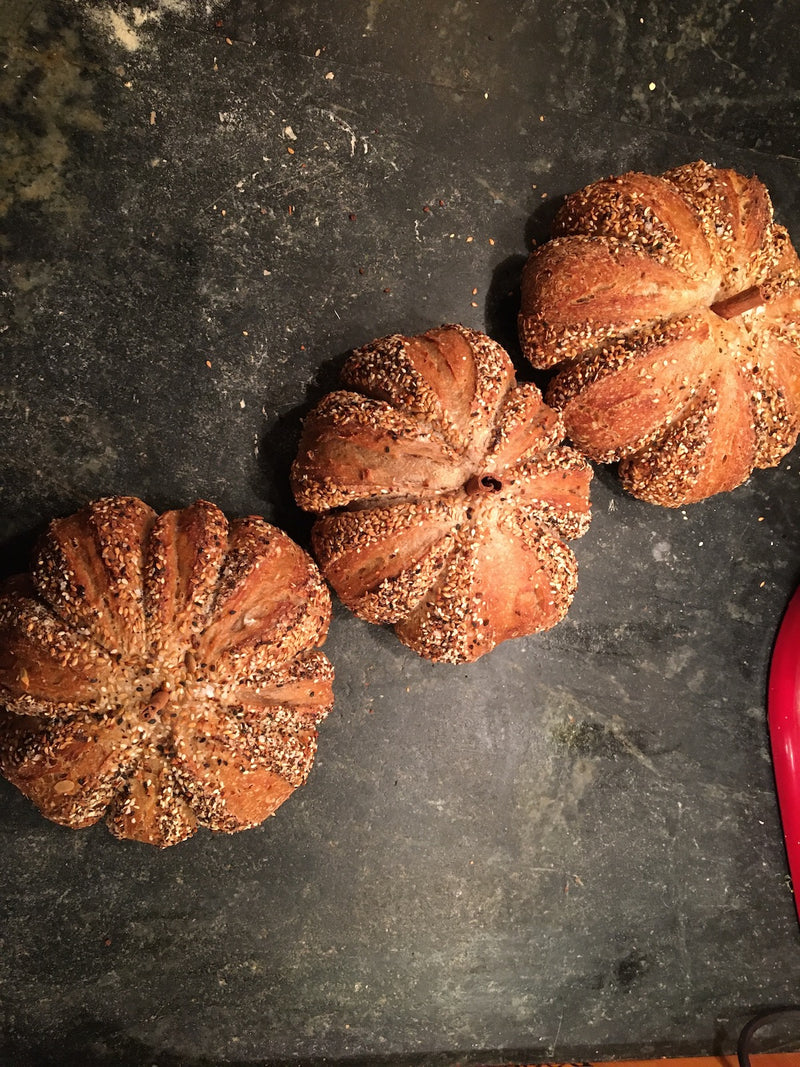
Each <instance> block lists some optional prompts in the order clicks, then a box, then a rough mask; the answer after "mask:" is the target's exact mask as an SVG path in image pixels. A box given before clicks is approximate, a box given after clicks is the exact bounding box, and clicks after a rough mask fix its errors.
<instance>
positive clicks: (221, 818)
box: [0, 497, 333, 846]
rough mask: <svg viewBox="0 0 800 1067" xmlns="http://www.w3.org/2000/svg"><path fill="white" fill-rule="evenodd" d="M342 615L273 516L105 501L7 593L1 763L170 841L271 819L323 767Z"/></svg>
mask: <svg viewBox="0 0 800 1067" xmlns="http://www.w3.org/2000/svg"><path fill="white" fill-rule="evenodd" d="M329 617H330V598H329V594H328V592H327V589H326V587H325V585H324V583H323V582H322V580H321V578H320V576H319V573H318V571H317V568H316V567H315V566H314V563H313V561H312V560H311V559H310V558H309V557H308V556H307V555H306V553H304V552H303V551H302V550H301V549H300V548H298V546H297V545H295V544H294V543H293V542H292V541H291V540H290V539H289V538H288V537H287V536H286V535H285V534H284V533H282V532H281V531H280V530H277V529H276V528H275V527H273V526H270V525H269V524H268V523H266V522H265V521H264V520H263V519H260V518H245V519H236V520H233V521H232V522H228V521H227V520H226V518H225V516H224V515H223V514H222V512H221V511H220V510H219V508H217V507H215V506H214V505H213V504H209V503H206V502H204V501H198V502H197V503H195V504H194V505H192V506H191V507H188V508H184V509H183V510H181V511H168V512H166V513H165V514H162V515H156V514H155V512H154V511H152V509H151V508H149V507H148V506H147V505H146V504H144V503H142V501H140V500H137V499H135V498H133V497H111V498H107V499H103V500H99V501H96V502H94V503H92V504H90V505H89V506H88V507H86V508H84V509H83V510H82V511H80V512H78V513H77V514H76V515H72V516H70V517H69V518H65V519H58V520H56V521H54V522H53V523H51V525H50V527H49V530H48V531H47V533H46V535H45V536H44V538H43V539H42V541H41V543H40V545H39V546H38V549H37V550H36V552H35V555H34V559H33V563H32V567H31V572H30V574H29V575H25V576H22V577H20V578H18V579H14V580H12V582H11V583H9V585H8V586H7V587H6V588H5V589H4V591H3V593H2V595H0V703H2V704H3V705H4V707H3V710H2V711H1V712H0V769H1V770H2V772H3V774H4V775H5V776H6V777H7V778H8V779H9V781H11V782H13V783H14V785H16V786H17V787H18V788H19V789H20V790H21V791H22V792H23V793H24V794H25V795H26V796H28V797H30V798H31V800H33V802H34V803H35V804H36V805H37V807H38V808H39V809H40V810H41V812H42V813H43V814H44V815H46V816H47V817H48V818H49V819H52V820H54V821H55V822H58V823H61V824H63V825H65V826H70V827H76V828H77V827H83V826H88V825H90V824H92V823H94V822H96V821H97V820H98V819H101V818H103V817H105V818H106V820H107V822H108V825H109V827H110V829H111V831H112V832H113V833H114V834H116V835H117V836H118V837H122V838H133V839H135V840H138V841H144V842H149V843H151V844H155V845H160V846H166V845H172V844H174V843H176V842H178V841H181V840H183V839H184V838H186V837H188V836H189V835H190V834H192V833H194V831H195V830H196V828H197V827H198V826H206V827H208V828H210V829H212V830H221V831H225V832H233V831H236V830H242V829H244V828H246V827H251V826H254V825H256V824H257V823H260V822H261V821H262V820H263V819H265V818H266V817H267V816H268V815H270V814H271V813H272V812H273V811H275V809H276V808H277V807H278V806H279V805H280V804H282V803H283V801H284V800H286V798H287V797H288V796H289V795H290V794H291V793H292V791H293V790H294V789H295V788H296V787H297V786H299V785H301V784H302V783H303V782H304V781H305V780H306V778H307V776H308V773H309V771H310V769H311V765H312V762H313V759H314V755H315V751H316V738H317V730H316V727H317V725H318V723H319V722H320V721H321V720H322V719H323V718H324V716H325V715H326V714H327V713H328V711H329V709H330V707H331V704H332V692H331V683H332V678H333V671H332V669H331V666H330V664H329V663H328V661H327V659H326V658H325V656H324V655H323V654H322V652H320V651H319V650H318V649H317V648H316V647H315V646H317V645H318V644H320V643H321V642H322V641H324V638H325V633H326V630H327V626H328V621H329Z"/></svg>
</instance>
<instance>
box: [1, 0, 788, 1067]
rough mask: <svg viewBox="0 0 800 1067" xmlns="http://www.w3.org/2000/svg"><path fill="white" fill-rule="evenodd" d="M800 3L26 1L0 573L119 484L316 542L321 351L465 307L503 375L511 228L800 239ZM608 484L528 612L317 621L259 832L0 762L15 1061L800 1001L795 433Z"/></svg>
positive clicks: (567, 1047) (318, 1051)
mask: <svg viewBox="0 0 800 1067" xmlns="http://www.w3.org/2000/svg"><path fill="white" fill-rule="evenodd" d="M798 16H800V7H798V4H797V3H796V2H793V0H775V2H774V3H771V4H756V3H755V2H752V0H751V2H746V3H735V4H734V3H728V2H722V3H719V2H715V3H713V4H712V3H710V2H708V0H699V2H693V3H688V2H686V0H676V2H674V3H671V4H669V5H666V4H663V5H657V4H655V3H653V2H634V3H622V2H620V0H608V2H605V3H602V4H595V5H591V4H585V3H581V2H579V0H557V2H555V3H543V2H541V0H527V2H525V0H522V2H516V3H513V2H510V0H494V2H489V0H428V2H426V3H424V4H413V3H403V2H401V0H337V2H336V3H317V4H312V3H301V2H289V3H277V2H267V0H261V2H258V0H238V2H229V3H225V2H222V3H213V2H211V3H209V4H208V5H206V4H205V3H199V2H193V0H142V2H141V4H140V5H139V6H133V5H129V4H124V3H122V2H121V0H120V2H116V0H115V2H112V0H103V2H90V0H39V2H33V0H5V3H4V4H3V6H2V8H1V9H0V30H1V31H2V38H3V60H2V64H0V67H2V69H0V115H1V116H2V120H3V123H4V127H5V132H4V134H3V154H2V157H0V213H2V236H0V241H2V250H3V253H4V256H3V258H4V266H3V270H4V284H3V286H2V293H0V300H2V311H3V315H4V319H3V322H2V323H1V324H0V326H1V327H2V331H3V332H2V333H0V344H2V348H3V359H2V365H1V366H0V375H1V376H2V377H1V379H0V426H1V427H2V431H1V432H2V442H3V465H2V511H1V512H0V539H1V540H2V543H3V545H4V546H5V554H4V561H3V570H4V571H6V572H10V571H13V570H14V569H17V568H20V567H22V566H23V565H24V563H25V560H26V555H27V552H28V550H29V548H30V545H31V542H32V538H33V536H34V534H35V532H36V531H37V530H38V529H39V528H41V526H42V525H43V524H44V523H45V522H46V521H47V520H48V519H49V518H51V517H52V516H53V515H56V514H65V513H68V512H69V511H71V510H74V509H75V508H77V507H79V506H80V505H82V504H83V503H85V502H86V501H87V500H88V499H91V498H92V497H95V496H99V495H102V494H106V493H116V492H124V493H135V494H138V495H140V496H142V497H143V498H144V499H146V500H148V501H149V502H150V503H151V504H152V505H153V506H155V507H158V508H163V507H169V506H180V505H184V504H186V503H189V502H191V501H192V500H193V499H194V498H195V497H197V496H203V497H206V498H207V499H211V500H214V501H215V502H217V503H219V504H220V505H221V506H222V507H224V508H225V509H226V510H227V511H228V512H229V513H230V514H243V513H250V512H257V513H261V514H263V515H265V516H266V517H267V518H268V519H270V520H271V521H274V522H277V523H279V524H281V525H283V526H284V527H285V528H286V529H287V530H288V531H289V532H290V533H291V534H292V535H293V536H295V537H297V538H298V539H300V540H301V541H302V542H303V543H306V544H307V534H308V523H307V521H306V519H305V518H304V517H303V516H301V515H300V514H298V512H297V511H296V509H295V508H294V506H293V504H292V501H291V497H290V494H289V492H288V488H287V471H288V465H289V463H290V461H291V458H292V456H293V452H294V448H295V445H296V441H297V436H298V432H299V426H300V419H301V417H302V414H303V412H304V411H305V410H307V408H308V405H309V404H310V403H311V402H312V401H314V400H315V399H316V398H318V397H319V396H320V395H322V393H323V392H324V391H325V390H327V389H328V388H329V387H330V386H331V385H332V384H333V382H334V381H335V373H336V367H337V365H338V363H339V361H340V358H341V356H342V354H343V353H344V352H345V351H346V350H347V349H348V348H350V347H352V346H353V345H356V344H361V343H365V342H366V341H369V340H371V339H372V338H374V337H377V336H380V335H382V334H385V333H389V332H393V331H395V330H402V331H404V332H413V331H416V330H421V329H425V328H428V327H430V326H433V325H437V324H439V323H441V322H447V321H461V322H464V323H466V324H468V325H470V326H474V327H477V328H480V329H486V330H487V331H488V332H489V333H491V334H492V336H494V337H496V338H497V339H498V340H500V341H501V342H503V343H505V344H506V345H507V346H508V347H509V349H510V350H511V351H512V354H513V355H514V356H515V358H516V357H517V356H518V352H517V350H516V342H515V339H514V314H515V288H516V286H517V285H518V280H519V271H520V267H521V264H522V262H523V259H524V256H525V254H526V252H527V250H528V248H529V247H530V240H531V239H532V238H534V237H535V238H538V239H542V238H543V237H545V236H546V234H547V227H548V224H549V220H550V218H551V217H552V211H553V210H554V206H555V204H556V203H557V201H558V198H559V197H560V196H562V195H563V194H564V193H565V192H568V191H570V190H572V189H575V188H578V187H579V186H581V185H583V184H585V183H586V182H588V181H591V180H593V179H595V178H597V177H600V176H602V175H604V174H608V173H614V172H619V171H622V170H625V169H629V168H641V169H646V170H651V171H656V172H657V171H659V170H662V169H664V168H666V167H668V166H671V165H677V164H679V163H682V162H688V161H689V160H692V159H696V158H701V157H702V158H705V159H707V160H709V161H710V162H714V163H718V164H720V165H724V166H734V167H737V168H739V169H741V170H744V171H746V172H748V173H752V172H756V173H758V174H759V175H760V176H761V177H762V179H763V180H764V181H765V182H766V183H767V185H768V186H769V188H770V190H771V192H772V195H773V199H774V202H775V206H776V212H777V215H778V217H779V219H780V220H781V221H782V222H783V223H784V224H785V225H787V226H788V227H789V229H790V231H791V232H792V233H793V236H794V237H795V239H796V240H797V239H800V194H799V193H798V189H800V182H799V181H798V178H799V177H800V158H798V154H797V138H798V133H799V132H800V125H798V119H797V114H798V112H797V106H798V95H799V92H798V91H799V90H800V84H799V81H798V67H797V63H796V61H795V56H794V50H793V48H792V47H791V42H792V38H793V36H794V35H795V34H796V28H797V22H798ZM651 83H652V84H653V85H654V86H655V87H654V88H652V89H651V88H650V85H651ZM290 149H291V151H290ZM545 194H546V195H545ZM440 201H441V204H440ZM426 207H427V208H429V209H430V210H427V211H426V210H425V209H426ZM474 289H477V293H476V294H473V290H474ZM473 304H474V305H476V306H473ZM522 373H523V374H525V373H526V372H525V371H524V370H522ZM592 496H593V506H594V521H593V524H592V527H591V529H590V532H589V533H588V534H587V535H586V536H585V537H584V538H583V540H582V541H579V542H577V543H576V546H575V547H576V554H577V556H578V560H579V564H580V574H581V577H580V586H579V591H578V595H577V598H576V600H575V603H574V605H573V608H572V610H571V611H570V614H569V616H568V618H567V619H566V621H565V622H563V623H562V624H561V625H560V626H558V627H557V628H556V629H555V630H553V631H552V632H551V633H549V634H546V635H543V636H539V637H533V638H530V639H524V640H520V641H516V642H512V643H508V644H506V645H504V646H502V647H500V648H499V649H497V650H496V651H495V652H494V653H492V654H491V655H490V656H488V657H486V658H485V659H483V660H482V661H480V662H478V663H477V664H474V665H472V666H468V667H446V666H433V665H431V664H429V663H426V662H424V661H422V660H420V659H419V658H417V657H416V656H415V655H414V654H412V653H411V652H409V651H408V650H406V649H405V648H404V647H403V646H401V645H400V644H399V643H398V642H397V641H396V639H395V638H394V637H393V636H392V635H391V633H388V632H384V631H382V630H380V629H379V628H377V627H372V626H369V625H367V624H366V623H361V622H359V621H358V620H356V619H354V618H353V617H352V616H350V615H349V614H348V613H347V612H346V611H345V610H344V609H343V608H342V607H341V606H337V608H336V611H335V617H334V621H333V625H332V627H331V634H330V638H329V641H328V644H327V646H326V649H327V651H328V654H329V656H330V657H331V659H332V660H333V661H334V663H335V666H336V671H337V682H336V697H337V703H336V709H335V711H334V713H333V714H332V715H331V717H330V718H329V720H328V721H327V723H326V724H325V725H324V727H323V729H322V736H321V744H320V755H319V758H318V762H317V765H316V767H315V769H314V771H313V772H312V776H311V779H310V781H309V783H308V785H307V786H306V787H305V788H304V789H302V790H301V791H299V792H298V793H297V794H296V795H295V796H294V797H293V798H292V799H291V800H290V801H289V802H288V803H287V804H286V805H285V806H284V807H283V808H282V809H281V810H280V812H279V813H278V815H277V817H276V818H274V819H271V820H269V822H268V823H267V824H265V825H264V826H263V827H261V828H259V829H257V830H253V831H249V832H246V833H243V834H239V835H237V836H234V837H231V838H228V837H224V836H212V835H210V834H207V833H200V834H198V835H197V836H196V837H195V838H194V839H192V840H191V841H189V842H187V843H185V844H183V845H180V846H177V847H175V848H173V849H170V850H167V851H166V852H163V853H161V852H156V851H154V850H150V849H147V848H145V847H143V846H137V845H135V844H124V843H119V842H117V841H115V840H114V839H113V838H112V837H111V836H110V835H109V834H108V833H107V831H106V830H105V829H104V828H103V827H102V826H101V827H96V828H94V829H92V830H90V831H86V832H71V831H67V830H63V829H61V828H59V827H57V826H55V825H52V824H50V823H48V822H46V821H45V820H43V819H42V818H41V817H40V816H38V814H37V813H36V812H35V811H34V810H33V808H32V807H31V805H30V804H29V803H28V802H27V801H26V800H25V799H24V798H22V797H21V796H20V795H18V794H17V793H16V792H15V791H14V790H13V789H12V788H10V787H9V786H8V785H7V784H6V783H0V797H1V798H2V808H1V809H0V832H2V845H3V847H2V855H3V862H2V865H0V867H1V869H0V893H1V894H2V900H3V901H4V906H3V922H2V951H1V952H0V998H2V1021H3V1025H4V1036H3V1047H2V1054H3V1057H4V1059H3V1062H7V1063H13V1064H15V1065H19V1067H27V1065H31V1067H33V1065H35V1067H40V1065H44V1064H73V1063H74V1064H85V1065H89V1067H92V1065H100V1064H103V1065H105V1064H114V1065H123V1067H125V1065H140V1064H141V1065H149V1064H158V1065H177V1064H181V1065H187V1067H192V1065H200V1064H221V1063H232V1064H237V1065H240V1067H243V1065H245V1064H247V1065H250V1064H265V1063H270V1064H272V1063H281V1062H299V1063H305V1064H309V1063H315V1062H318V1061H319V1062H323V1061H324V1062H349V1063H354V1062H355V1063H363V1064H378V1063H384V1062H385V1063H387V1064H398V1065H403V1064H437V1063H454V1062H459V1063H463V1064H467V1063H478V1062H483V1063H500V1062H504V1061H508V1060H510V1059H512V1058H515V1057H518V1058H522V1057H526V1058H527V1059H528V1060H533V1059H540V1060H541V1059H550V1060H554V1059H562V1060H565V1059H578V1058H589V1057H604V1058H609V1057H612V1056H645V1055H666V1054H701V1053H710V1052H713V1051H720V1050H727V1051H730V1050H731V1048H732V1047H733V1045H734V1044H735V1038H736V1035H737V1033H738V1031H739V1029H740V1028H741V1026H742V1024H743V1022H744V1021H745V1020H746V1019H747V1018H748V1017H749V1016H750V1015H751V1014H752V1013H753V1012H754V1011H755V1010H757V1009H758V1008H761V1007H766V1006H776V1005H780V1004H784V1003H788V1002H791V1001H794V1000H796V999H797V998H798V984H799V980H800V953H798V948H799V947H800V944H799V940H800V939H799V938H798V925H797V920H796V917H795V913H794V906H793V899H792V896H791V891H790V887H789V885H788V882H787V868H786V861H785V855H784V850H783V843H782V838H781V831H780V823H779V815H778V811H777V806H776V801H775V795H774V787H773V779H772V768H771V762H770V755H769V746H768V736H767V731H766V723H765V687H766V679H767V669H768V662H769V654H770V649H771V645H772V641H773V637H774V633H775V629H776V626H777V624H778V621H779V618H780V616H781V613H782V611H783V609H784V607H785V604H786V602H787V600H788V598H789V595H790V594H791V592H792V590H793V589H794V587H795V585H796V584H797V583H798V581H800V552H798V538H797V534H798V528H799V527H800V456H798V453H797V451H795V453H793V454H792V455H791V456H789V457H787V459H786V460H785V461H784V462H783V463H782V464H781V466H780V468H779V469H777V470H771V471H762V472H759V473H757V474H756V475H754V476H753V477H752V478H751V480H750V481H749V482H748V483H747V484H746V485H745V486H743V487H741V488H740V489H738V490H736V491H735V492H733V493H731V494H728V495H727V496H723V497H719V498H715V499H712V500H709V501H707V502H705V503H702V504H699V505H695V506H693V507H691V508H687V509H685V510H679V511H667V510H661V509H657V508H654V507H652V506H648V505H646V504H642V503H639V502H636V501H634V500H631V499H628V498H626V497H624V496H623V495H622V494H621V493H620V491H619V489H618V487H617V484H616V480H615V476H614V473H613V471H612V470H600V471H598V473H597V476H596V478H595V480H594V483H593V492H592ZM795 1041H796V1043H795V1044H794V1045H792V1044H791V1038H787V1040H786V1043H785V1045H784V1046H783V1047H800V1044H798V1043H797V1038H795Z"/></svg>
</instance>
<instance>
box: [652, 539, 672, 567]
mask: <svg viewBox="0 0 800 1067" xmlns="http://www.w3.org/2000/svg"><path fill="white" fill-rule="evenodd" d="M671 553H672V545H671V544H670V543H669V541H658V542H656V544H654V545H653V559H654V560H655V561H656V563H665V562H666V561H667V560H668V559H669V557H670V555H671Z"/></svg>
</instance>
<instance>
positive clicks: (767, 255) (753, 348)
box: [519, 161, 800, 507]
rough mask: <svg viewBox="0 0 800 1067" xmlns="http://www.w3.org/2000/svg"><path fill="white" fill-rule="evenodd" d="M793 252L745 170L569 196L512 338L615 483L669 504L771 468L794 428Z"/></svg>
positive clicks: (797, 391) (692, 173)
mask: <svg viewBox="0 0 800 1067" xmlns="http://www.w3.org/2000/svg"><path fill="white" fill-rule="evenodd" d="M799 323H800V263H799V262H798V258H797V255H796V253H795V251H794V249H793V247H792V245H791V241H790V240H789V236H788V234H787V232H786V230H785V229H784V228H783V227H782V226H779V225H778V224H777V223H775V222H774V220H773V212H772V204H771V201H770V198H769V194H768V193H767V190H766V189H765V187H764V185H763V184H762V183H761V182H760V181H759V180H758V179H757V178H755V177H752V178H747V177H744V176H742V175H740V174H737V173H736V172H735V171H731V170H723V169H720V168H716V167H712V166H710V165H709V164H707V163H704V162H702V161H700V162H697V163H690V164H687V165H686V166H683V167H678V168H676V169H674V170H671V171H667V172H666V173H664V174H662V175H660V176H658V177H656V176H653V175H649V174H641V173H629V174H623V175H621V176H620V177H615V178H608V179H603V180H601V181H598V182H595V183H593V184H592V185H589V186H587V187H586V188H585V189H582V190H580V191H579V192H577V193H574V194H572V195H571V196H568V197H567V199H566V201H565V203H564V204H563V206H562V207H561V209H560V211H559V213H558V215H557V216H556V220H555V224H554V228H553V239H552V240H551V241H549V242H548V243H547V244H545V245H543V246H542V247H541V248H540V249H538V250H537V251H536V252H534V253H533V254H532V255H531V256H530V258H529V260H528V263H527V264H526V267H525V271H524V275H523V282H522V300H521V310H520V316H519V330H520V339H521V342H522V347H523V351H524V352H525V354H526V355H527V357H528V358H529V359H530V360H531V362H532V363H533V364H534V365H535V366H537V367H540V368H555V370H556V374H555V377H554V379H553V380H552V383H551V385H550V388H549V390H548V392H547V401H548V403H551V404H552V405H553V406H554V407H556V408H558V409H559V410H560V411H561V412H562V414H563V416H564V421H565V426H566V432H567V436H568V437H569V438H570V439H571V440H572V442H573V443H574V444H575V445H576V446H577V447H578V448H580V449H581V451H583V452H584V453H585V454H586V455H588V456H589V457H590V458H591V459H594V460H596V461H598V462H610V461H614V460H621V461H622V462H621V464H620V473H621V476H622V479H623V483H624V485H625V486H626V488H627V489H628V490H629V491H630V492H632V493H633V494H634V495H636V496H639V497H642V498H643V499H646V500H650V501H652V502H653V503H657V504H663V505H667V506H671V507H678V506H681V505H683V504H686V503H691V502H693V501H697V500H702V499H703V498H705V497H708V496H711V495H712V494H714V493H718V492H722V491H724V490H728V489H733V488H734V487H735V486H737V485H739V484H741V482H743V481H744V480H745V479H746V478H747V477H748V476H749V475H750V473H751V472H752V470H753V468H754V467H765V466H773V465H774V464H776V463H777V462H779V461H780V459H781V458H782V457H783V456H784V455H785V454H786V453H787V452H788V451H789V450H790V449H791V448H792V447H793V445H794V443H795V441H796V439H797V433H798V429H800V348H799V347H798V339H799V335H800V326H799Z"/></svg>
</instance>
